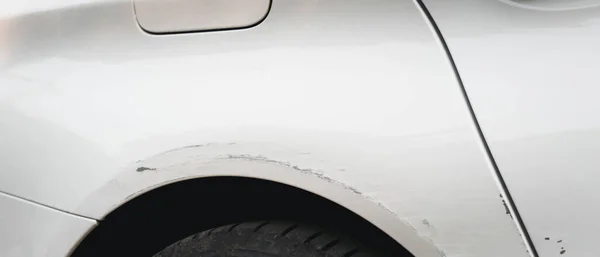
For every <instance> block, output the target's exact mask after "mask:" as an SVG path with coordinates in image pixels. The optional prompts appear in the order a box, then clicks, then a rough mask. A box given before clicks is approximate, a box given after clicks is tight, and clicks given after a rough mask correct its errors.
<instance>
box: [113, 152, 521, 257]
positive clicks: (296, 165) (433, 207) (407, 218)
mask: <svg viewBox="0 0 600 257" xmlns="http://www.w3.org/2000/svg"><path fill="white" fill-rule="evenodd" d="M231 142H232V141H229V142H223V143H214V142H213V143H202V144H194V145H187V146H183V147H178V148H174V149H171V150H168V151H165V152H162V153H158V154H156V155H153V156H150V157H148V158H144V159H143V160H141V161H138V162H136V163H132V164H131V166H129V167H130V168H127V170H128V172H123V173H122V176H123V178H120V179H119V180H118V181H117V182H118V183H116V184H117V185H118V186H119V187H120V188H125V187H126V186H124V184H123V182H122V181H134V182H132V183H136V186H135V188H136V190H135V192H133V191H127V192H123V195H124V196H127V198H126V199H131V198H132V197H134V196H136V195H139V194H141V193H143V192H145V191H147V190H149V189H151V188H155V187H157V186H159V185H164V184H168V183H173V182H176V181H181V180H187V179H193V178H200V177H205V176H219V175H223V176H241V177H246V176H249V177H257V178H263V179H273V180H274V181H281V182H282V183H290V185H295V186H298V187H300V188H303V189H306V190H309V191H311V190H310V189H309V188H310V186H307V184H306V183H315V180H314V178H316V179H318V180H321V181H324V182H326V183H327V184H331V185H333V186H334V187H335V188H338V189H343V190H345V191H347V192H349V193H351V194H354V195H356V196H358V197H360V198H362V199H365V200H367V201H368V202H370V203H372V204H375V205H377V206H379V207H380V208H379V209H380V210H381V211H385V212H387V213H389V214H390V215H389V216H390V217H395V218H396V221H397V222H398V223H399V224H400V223H402V224H403V225H404V227H405V228H407V229H409V230H412V231H414V235H415V236H418V237H419V238H420V239H421V240H423V242H426V245H428V246H427V247H429V249H430V250H428V251H431V252H430V253H431V254H430V255H429V256H441V257H445V256H466V255H464V253H473V252H478V253H483V252H486V251H489V249H487V248H485V247H480V244H479V243H480V242H484V243H485V241H484V240H482V239H480V238H478V237H474V238H472V240H471V239H470V238H465V239H461V240H455V239H454V237H453V236H452V235H455V234H456V233H464V234H465V235H469V234H467V233H470V231H473V230H476V229H477V228H480V227H481V226H480V225H478V224H480V223H484V222H480V221H479V219H478V217H489V215H495V216H494V217H497V218H498V219H499V218H500V217H502V216H503V217H506V216H504V213H505V212H506V215H509V217H510V212H509V210H508V204H507V202H506V201H505V200H504V199H503V198H502V197H501V200H502V204H503V207H500V206H499V205H497V204H498V202H496V203H495V204H493V203H491V201H490V200H491V198H493V197H494V196H495V195H498V192H497V191H495V190H489V192H488V194H487V198H486V197H480V195H475V196H473V195H472V194H470V193H468V192H470V191H469V190H465V191H464V192H465V194H464V195H461V194H459V196H456V197H462V198H460V199H461V200H463V201H467V200H468V201H470V202H468V203H469V206H470V205H472V203H477V206H481V204H484V205H485V204H487V205H488V206H489V208H487V209H481V208H480V209H479V210H480V212H478V213H476V214H473V215H471V216H472V218H465V217H463V216H462V215H459V213H453V212H446V211H445V209H444V208H445V206H446V205H445V204H444V201H447V199H448V197H447V196H446V195H445V194H427V193H431V192H436V193H437V192H443V191H444V190H446V189H447V190H449V191H451V192H453V193H456V192H458V193H461V192H463V191H456V189H455V188H451V187H445V186H444V185H445V184H443V183H442V182H443V181H444V180H443V179H438V180H439V182H440V184H439V185H437V184H436V185H435V186H434V185H433V184H434V183H436V182H437V181H438V180H435V179H434V180H433V181H431V179H429V178H427V179H425V178H423V179H421V177H418V176H416V177H415V176H414V175H413V174H412V173H411V174H404V175H406V177H404V179H405V180H397V179H398V174H403V168H405V165H403V164H402V162H400V161H397V160H396V159H394V160H388V159H386V158H387V157H388V156H387V155H386V153H385V152H384V153H379V154H378V155H374V156H376V157H373V158H374V159H375V160H376V161H377V162H375V161H374V160H373V158H371V159H368V160H363V159H361V158H352V157H360V156H362V152H360V154H354V152H352V151H351V152H350V153H345V152H344V153H339V154H338V153H337V152H336V153H335V154H331V153H329V152H320V151H319V149H307V148H306V147H305V146H298V147H296V146H287V145H286V146H284V147H282V146H279V145H278V144H277V145H270V144H265V143H255V142H234V143H231ZM342 151H343V150H342ZM353 154H354V155H353ZM386 161H387V162H386ZM433 168H436V167H435V166H434V167H433ZM132 170H136V172H132ZM149 171H156V172H149ZM280 172H283V173H280ZM285 173H288V175H290V176H287V175H286V174H285ZM298 174H304V175H306V176H299V175H298ZM310 181H312V182H310ZM409 181H410V182H409ZM325 187H327V186H326V185H325ZM440 187H441V188H440ZM338 189H336V190H338ZM319 190H322V186H319ZM432 190H433V191H432ZM467 191H468V192H467ZM494 191H495V192H494ZM315 192H317V191H315ZM407 193H409V194H407ZM496 199H497V198H496ZM488 203H489V204H488ZM451 208H452V207H451ZM498 211H500V212H501V213H498ZM442 213H443V214H442ZM511 218H512V217H511ZM473 220H474V221H475V223H477V224H473V222H471V221H473ZM457 221H458V222H459V223H460V222H463V223H461V224H464V226H463V225H461V226H456V225H455V224H456V223H455V222H457ZM469 222H470V223H469ZM503 224H512V220H509V219H505V220H504V221H503ZM465 226H466V227H465ZM512 238H513V239H514V238H517V239H518V237H516V236H515V237H512ZM514 241H515V242H516V241H517V240H514ZM519 242H520V241H519ZM515 248H517V247H515ZM515 251H516V250H515ZM469 256H472V255H469ZM513 256H517V255H513Z"/></svg>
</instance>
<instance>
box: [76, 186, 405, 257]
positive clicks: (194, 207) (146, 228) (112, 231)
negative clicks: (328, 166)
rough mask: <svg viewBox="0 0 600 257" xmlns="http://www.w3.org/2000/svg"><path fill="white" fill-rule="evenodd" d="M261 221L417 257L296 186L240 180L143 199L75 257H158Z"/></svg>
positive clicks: (113, 217)
mask: <svg viewBox="0 0 600 257" xmlns="http://www.w3.org/2000/svg"><path fill="white" fill-rule="evenodd" d="M258 220H286V221H292V222H297V223H306V224H312V225H317V226H321V227H323V228H325V229H330V230H333V231H336V232H339V233H343V234H345V235H347V236H350V237H352V238H354V239H355V240H358V241H360V242H361V243H363V244H365V245H368V246H370V247H371V248H373V249H378V250H379V251H381V255H380V256H394V257H411V256H412V255H411V254H410V253H408V252H407V251H406V250H405V249H404V248H403V247H402V246H401V245H399V244H398V243H397V242H396V241H395V240H393V239H392V238H390V237H389V236H388V235H387V234H385V233H384V232H382V231H381V230H380V229H378V228H377V227H375V226H374V225H372V224H371V223H370V222H368V221H366V220H365V219H363V218H362V217H360V216H358V215H356V214H355V213H353V212H351V211H349V210H347V209H345V208H344V207H342V206H340V205H338V204H336V203H334V202H332V201H329V200H327V199H325V198H323V197H320V196H318V195H315V194H312V193H310V192H307V191H304V190H301V189H298V188H295V187H292V186H288V185H284V184H280V183H276V182H271V181H266V180H259V179H251V178H239V177H214V178H202V179H193V180H187V181H182V182H177V183H174V184H170V185H166V186H163V187H160V188H157V189H155V190H152V191H150V192H148V193H145V194H143V195H141V196H138V197H137V198H135V199H133V200H131V201H129V202H127V203H126V204H124V205H122V206H121V207H119V208H117V209H116V210H115V211H113V212H112V213H110V214H109V215H107V216H106V217H105V219H104V220H103V221H101V222H100V224H99V225H98V226H97V227H96V228H95V229H94V230H93V231H92V232H91V233H90V234H89V235H88V236H87V237H86V238H85V239H84V240H83V241H82V242H81V243H80V244H79V246H78V247H77V248H76V249H75V251H74V252H73V254H72V255H71V256H74V257H83V256H152V255H153V254H154V253H156V252H158V251H160V250H162V249H163V248H165V247H166V246H168V245H170V244H172V243H174V242H176V241H178V240H180V239H182V238H185V237H187V236H189V235H192V234H194V233H197V232H200V231H203V230H206V229H210V228H213V227H218V226H222V225H226V224H231V223H238V222H245V221H258Z"/></svg>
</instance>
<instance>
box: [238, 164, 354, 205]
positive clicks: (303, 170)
mask: <svg viewBox="0 0 600 257" xmlns="http://www.w3.org/2000/svg"><path fill="white" fill-rule="evenodd" d="M227 158H228V159H242V160H246V161H260V162H266V163H274V164H278V165H281V166H285V167H289V168H292V169H294V170H297V171H299V172H301V173H304V174H310V175H314V176H316V177H318V178H320V179H322V180H325V181H327V182H329V183H333V184H338V185H340V186H342V187H343V188H345V189H348V190H350V191H352V192H353V193H355V194H357V195H361V196H363V193H362V192H360V191H359V190H358V189H356V188H354V187H352V186H349V185H346V184H344V183H341V182H339V181H336V180H334V179H332V178H330V177H328V176H326V175H325V174H323V171H321V170H317V169H307V168H301V167H299V166H298V165H293V164H291V163H289V162H286V161H276V160H271V159H268V158H266V157H264V156H260V155H258V156H253V155H247V154H239V155H234V154H229V155H227Z"/></svg>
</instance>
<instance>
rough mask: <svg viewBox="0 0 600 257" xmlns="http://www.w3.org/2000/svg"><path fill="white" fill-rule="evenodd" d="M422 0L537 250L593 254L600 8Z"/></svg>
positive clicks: (599, 144) (599, 198)
mask: <svg viewBox="0 0 600 257" xmlns="http://www.w3.org/2000/svg"><path fill="white" fill-rule="evenodd" d="M424 2H425V4H426V5H427V7H428V9H429V10H430V11H431V13H432V15H433V16H434V17H435V19H436V21H437V23H438V24H439V27H440V30H441V32H442V34H443V36H444V39H445V40H446V42H447V43H448V47H449V48H450V52H451V54H452V56H453V58H454V60H455V62H456V66H457V69H458V70H459V72H460V76H461V78H462V80H463V83H464V86H465V89H466V91H467V93H468V96H469V99H470V100H471V103H472V105H473V108H474V110H475V114H476V116H477V118H478V120H479V123H480V125H481V128H482V131H483V134H484V135H485V138H486V140H487V142H488V144H489V147H490V150H491V152H492V154H493V157H494V159H495V160H496V163H497V165H498V168H499V170H500V172H501V173H502V175H503V177H504V180H505V182H506V184H507V186H508V189H509V191H510V192H511V194H512V196H513V199H514V201H515V204H516V206H517V208H518V209H519V212H520V214H521V217H522V219H523V221H524V223H525V226H526V227H527V230H528V232H529V234H530V235H531V238H532V240H533V242H534V245H535V246H536V249H537V251H538V252H539V255H540V256H561V255H562V254H565V256H566V255H567V254H568V255H569V256H582V257H583V256H597V255H598V254H597V253H596V250H595V248H596V247H595V246H596V245H597V242H596V240H595V239H596V238H597V232H598V231H599V230H600V221H598V219H597V217H598V216H600V208H598V207H597V204H596V203H598V202H600V194H598V185H600V176H599V175H598V167H600V159H599V158H598V157H597V155H598V153H599V152H600V133H599V129H600V115H598V113H599V111H600V101H599V100H598V95H600V88H599V87H598V85H600V73H599V72H598V68H599V67H600V54H599V52H598V46H600V35H599V33H598V32H600V9H598V8H583V7H586V6H588V5H584V4H590V2H589V1H564V2H565V3H567V2H568V3H570V5H578V6H579V7H581V8H577V10H575V9H574V8H566V7H565V8H562V9H557V8H555V9H554V10H553V11H550V10H549V9H548V8H550V7H553V6H554V3H553V2H552V1H548V2H544V1H533V3H534V5H532V6H529V8H518V7H523V6H517V7H515V6H514V5H506V4H504V3H500V2H494V1H475V0H474V1H452V3H450V2H447V1H443V0H439V1H436V0H425V1H424ZM554 2H556V1H554ZM595 2H598V1H595ZM465 9H469V12H465V11H464V10H465ZM563 251H564V252H563ZM561 252H562V254H561Z"/></svg>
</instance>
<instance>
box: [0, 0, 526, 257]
mask: <svg viewBox="0 0 600 257" xmlns="http://www.w3.org/2000/svg"><path fill="white" fill-rule="evenodd" d="M38 3H39V5H38ZM3 5H4V3H3ZM3 7H4V6H3ZM133 13H134V11H133V6H132V3H131V2H129V1H113V2H106V1H95V2H82V1H73V2H71V3H68V2H61V3H58V2H56V3H53V4H48V3H47V2H46V0H43V1H42V0H37V1H33V2H31V1H30V2H29V4H28V5H22V4H21V5H18V4H15V5H10V4H9V5H8V6H7V7H6V9H4V8H3V11H2V14H3V15H4V16H2V18H0V19H1V20H2V22H0V40H2V41H1V42H2V43H1V44H0V45H1V47H0V134H1V135H3V137H2V138H0V156H2V159H1V162H0V169H1V170H3V171H6V172H0V191H3V192H7V193H10V194H12V195H16V196H18V197H22V198H24V199H28V200H32V201H35V202H39V203H43V204H44V205H48V206H51V207H53V208H56V209H59V210H63V211H67V212H72V213H75V214H77V215H81V216H84V217H89V218H90V219H96V220H101V219H102V218H103V217H104V216H105V215H107V214H108V213H109V212H110V211H111V210H113V209H114V208H116V207H117V206H119V205H121V204H123V203H125V202H126V201H128V200H130V199H131V198H132V197H135V196H136V195H139V194H142V193H144V192H147V191H149V190H152V189H153V188H156V187H158V186H160V185H164V184H166V183H173V182H175V181H179V180H184V179H191V178H200V177H211V176H221V175H237V176H247V177H255V178H261V179H268V180H273V181H279V182H282V183H286V184H290V185H293V186H296V187H299V188H302V189H305V190H308V191H311V192H314V193H316V194H318V195H321V196H324V197H327V198H329V199H332V200H334V201H336V202H337V203H339V204H340V205H342V206H344V207H346V208H348V209H350V210H352V211H354V212H356V213H358V214H359V215H361V216H363V217H366V218H367V219H368V220H369V221H370V222H372V223H374V224H375V225H377V226H378V227H380V228H381V229H382V230H384V231H386V232H387V233H388V234H390V235H391V236H393V237H394V239H396V240H398V242H400V243H401V244H402V245H403V246H404V247H406V248H407V249H409V250H410V251H411V252H412V253H413V254H414V255H415V256H416V257H429V256H455V257H459V256H460V257H469V256H472V257H482V256H498V257H505V256H511V257H521V256H528V255H529V254H528V253H527V247H526V246H525V243H524V242H523V241H522V239H521V237H520V235H519V231H518V229H517V227H516V226H515V222H514V221H513V220H512V219H511V217H510V216H509V215H507V212H506V209H505V206H504V205H503V200H502V199H501V197H499V191H500V189H499V188H498V186H497V184H496V183H495V178H494V176H493V174H494V173H493V172H492V170H491V168H490V163H489V161H488V159H487V156H486V153H485V151H484V149H483V148H482V147H481V144H482V142H481V140H480V138H479V136H478V133H477V130H476V127H475V125H474V124H473V121H472V118H471V116H470V113H469V109H468V106H467V105H466V103H465V99H464V98H463V95H462V92H461V90H460V85H459V84H458V82H457V80H456V78H455V74H454V73H453V70H452V67H451V65H450V63H449V62H448V59H447V57H446V55H445V53H444V51H443V49H442V48H441V47H440V45H439V43H438V39H437V38H436V35H435V34H434V33H433V32H432V31H431V29H430V28H429V25H428V23H427V20H426V19H425V18H424V17H423V16H422V15H421V13H420V11H419V8H418V6H417V5H415V4H414V3H413V2H412V1H409V0H403V1H393V0H378V1H368V2H366V1H359V0H345V1H336V0H327V1H306V0H303V1H299V0H298V1H297V0H286V1H282V0H274V1H273V3H272V6H271V11H270V14H269V15H268V17H267V18H266V20H264V21H263V22H262V23H261V24H260V25H258V26H256V27H254V28H251V29H247V30H232V31H222V32H210V33H197V34H182V35H169V36H154V35H149V34H146V33H145V32H144V31H142V30H141V29H140V27H139V26H138V24H137V22H136V19H135V17H134V15H133ZM107 17H110V18H107ZM137 170H140V171H139V172H138V171H137ZM40 208H42V207H40ZM56 229H58V228H56ZM2 233H5V234H7V233H10V232H8V231H7V230H3V229H0V234H2ZM56 233H58V231H57V232H56ZM1 236H6V235H1ZM76 243H77V242H75V241H74V242H73V245H75V244H76ZM25 256H27V255H25ZM48 256H62V255H60V254H57V255H52V254H50V255H48Z"/></svg>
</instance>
